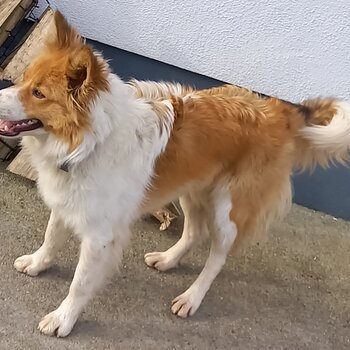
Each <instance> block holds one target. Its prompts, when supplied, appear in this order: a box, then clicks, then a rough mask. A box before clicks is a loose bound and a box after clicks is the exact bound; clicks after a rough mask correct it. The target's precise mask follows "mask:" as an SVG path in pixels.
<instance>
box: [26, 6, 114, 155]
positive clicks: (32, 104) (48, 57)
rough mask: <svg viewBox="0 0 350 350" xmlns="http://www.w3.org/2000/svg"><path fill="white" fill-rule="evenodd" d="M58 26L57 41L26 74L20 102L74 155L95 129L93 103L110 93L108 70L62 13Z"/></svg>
mask: <svg viewBox="0 0 350 350" xmlns="http://www.w3.org/2000/svg"><path fill="white" fill-rule="evenodd" d="M55 25H56V35H55V37H53V38H50V39H49V41H48V42H47V47H46V49H44V51H43V52H42V53H41V54H40V55H39V56H38V57H37V58H36V60H35V61H34V62H33V63H32V65H31V66H30V67H29V68H28V69H27V70H26V72H25V74H24V77H23V81H22V82H21V83H20V85H19V86H20V100H21V102H22V104H23V106H24V108H25V110H26V113H27V115H28V116H29V117H31V118H37V119H39V120H41V121H42V123H43V125H44V128H45V130H47V131H50V132H52V133H53V134H54V135H55V136H56V137H57V138H58V139H60V140H62V141H63V142H66V143H67V145H68V147H69V150H70V151H72V150H74V149H75V148H76V147H78V146H79V144H80V143H81V142H82V139H83V136H84V134H85V133H86V132H88V131H89V130H90V129H91V121H90V118H89V112H90V111H89V106H90V105H91V102H92V101H93V100H94V99H95V98H96V97H97V96H98V94H99V93H100V92H102V91H108V89H109V84H108V81H107V75H108V68H107V64H106V63H105V62H104V61H103V60H102V59H99V58H97V57H96V56H95V55H94V53H93V51H92V49H91V48H90V47H88V46H87V45H85V44H84V43H83V41H82V39H81V37H80V36H79V35H78V34H77V33H76V31H75V30H74V29H73V28H72V27H70V26H69V25H68V23H67V22H66V20H65V19H64V18H63V16H62V15H61V14H60V13H58V12H56V13H55ZM34 90H39V91H40V93H42V95H43V96H44V98H37V97H35V96H34V94H33V92H34Z"/></svg>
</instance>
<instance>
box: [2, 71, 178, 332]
mask: <svg viewBox="0 0 350 350" xmlns="http://www.w3.org/2000/svg"><path fill="white" fill-rule="evenodd" d="M109 82H110V86H111V91H110V92H108V93H101V94H100V96H99V97H98V99H97V100H96V101H95V103H94V104H93V106H91V117H92V130H93V132H92V133H90V134H86V135H85V137H84V140H83V142H82V143H81V145H80V146H79V147H78V148H77V149H76V150H74V151H73V152H72V153H70V154H69V153H67V152H68V151H67V145H65V144H64V143H62V142H61V141H59V140H58V139H56V138H55V137H54V136H53V135H52V134H44V135H41V136H38V137H34V136H27V137H24V138H23V141H22V144H23V148H24V151H25V152H27V154H28V155H29V157H30V159H31V162H32V164H33V166H34V167H35V168H36V169H37V171H38V188H39V191H40V193H41V194H42V197H43V198H44V201H45V202H46V204H47V205H48V206H49V208H50V209H51V210H52V214H51V219H50V222H49V225H48V228H47V231H46V234H45V241H44V244H43V245H42V247H41V248H39V250H38V251H37V252H35V253H34V254H32V255H29V256H28V255H27V256H23V257H21V258H19V259H17V260H16V262H15V267H16V269H17V270H19V271H21V272H25V273H28V274H30V275H36V274H38V273H39V272H40V271H42V270H43V269H45V268H47V267H49V266H50V265H51V263H52V261H53V259H54V257H55V255H56V253H57V251H58V250H59V248H61V246H62V245H63V243H64V241H65V240H66V239H67V237H68V233H67V231H68V230H72V231H73V232H74V233H75V234H77V235H79V236H80V238H81V241H82V244H81V254H80V259H79V263H78V266H77V269H76V272H75V275H74V279H73V281H72V285H71V287H70V291H69V294H68V296H67V298H66V299H65V300H64V301H63V302H62V304H61V305H60V306H59V308H58V309H57V310H55V311H54V312H52V313H50V314H49V315H47V316H46V317H45V318H44V319H43V320H42V321H41V322H40V325H39V329H40V330H41V331H42V332H43V333H46V334H54V333H55V332H56V333H57V335H58V336H66V335H67V334H69V332H70V331H71V329H72V328H73V326H74V323H75V322H76V320H77V318H78V316H79V314H80V313H81V311H82V309H83V308H84V306H85V305H86V304H87V302H88V301H89V300H90V299H91V298H92V296H93V295H94V294H95V292H96V290H97V289H98V287H99V286H100V285H101V284H102V283H103V281H104V279H105V276H106V275H107V274H108V272H109V271H113V270H115V269H116V268H117V266H118V264H119V262H120V260H121V258H122V250H123V247H124V246H125V244H126V243H127V241H128V239H129V236H130V232H129V226H130V224H131V222H132V221H133V220H134V219H136V218H137V217H138V215H139V207H140V205H141V203H142V201H143V199H144V194H145V190H146V188H147V186H148V185H149V183H150V181H151V178H152V176H153V167H154V162H155V160H156V158H157V157H158V156H159V154H160V153H161V152H163V150H164V148H165V146H166V145H167V142H168V139H169V136H170V133H171V129H172V125H173V121H174V111H173V108H172V104H171V103H170V102H169V101H159V102H157V103H161V104H162V107H163V108H162V111H165V112H164V113H163V115H161V116H160V115H158V114H157V113H156V112H155V109H154V108H153V104H152V103H151V102H149V101H146V100H143V99H138V98H136V97H135V96H134V93H133V91H132V90H131V89H130V87H129V86H128V85H127V84H125V83H123V82H122V81H121V80H120V79H119V78H118V77H117V76H115V75H112V74H111V75H110V76H109ZM4 106H6V108H8V109H9V110H8V113H6V114H5V113H3V112H1V108H5V107H4ZM2 111H3V109H2ZM0 112H1V116H2V117H3V116H6V118H7V119H11V120H16V119H19V118H25V117H26V115H25V113H24V109H23V107H21V104H20V101H19V99H18V90H17V88H9V89H7V90H3V91H2V97H0ZM6 112H7V111H6ZM158 113H159V112H158ZM64 162H68V164H69V172H68V173H67V172H64V171H63V170H61V169H60V168H59V167H60V165H62V164H63V163H64Z"/></svg>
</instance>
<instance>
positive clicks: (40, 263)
mask: <svg viewBox="0 0 350 350" xmlns="http://www.w3.org/2000/svg"><path fill="white" fill-rule="evenodd" d="M69 235H70V232H69V231H68V230H67V229H66V228H65V226H64V224H63V222H62V220H60V219H59V218H58V217H57V215H56V214H55V213H54V212H53V211H52V212H51V215H50V219H49V222H48V224H47V228H46V232H45V239H44V243H43V244H42V246H41V247H40V248H39V249H38V250H37V251H36V252H35V253H33V254H30V255H23V256H21V257H19V258H17V259H16V261H15V263H14V266H15V268H16V270H17V271H19V272H23V273H26V274H27V275H30V276H36V275H38V274H39V273H40V272H41V271H44V270H46V269H47V268H49V267H50V266H51V265H52V263H53V261H54V258H55V257H56V255H57V252H58V251H59V250H60V249H61V248H62V247H63V246H64V244H65V243H66V241H67V239H68V237H69Z"/></svg>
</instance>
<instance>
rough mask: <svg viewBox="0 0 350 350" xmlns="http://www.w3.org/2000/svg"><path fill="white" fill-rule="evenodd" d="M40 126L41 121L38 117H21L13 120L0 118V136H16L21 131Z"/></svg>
mask: <svg viewBox="0 0 350 350" xmlns="http://www.w3.org/2000/svg"><path fill="white" fill-rule="evenodd" d="M42 126H43V123H42V122H41V121H40V120H39V119H21V120H15V121H10V120H1V119H0V136H6V137H13V136H18V135H19V134H21V133H22V132H25V131H32V130H35V129H38V128H41V127H42Z"/></svg>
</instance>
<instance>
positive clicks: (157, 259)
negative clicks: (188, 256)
mask: <svg viewBox="0 0 350 350" xmlns="http://www.w3.org/2000/svg"><path fill="white" fill-rule="evenodd" d="M145 263H146V265H148V266H150V267H154V268H155V269H157V270H159V271H167V270H169V269H171V268H173V267H175V266H176V265H177V264H178V261H177V260H176V259H174V258H172V257H171V256H170V254H168V253H167V252H154V253H147V254H146V255H145Z"/></svg>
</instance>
